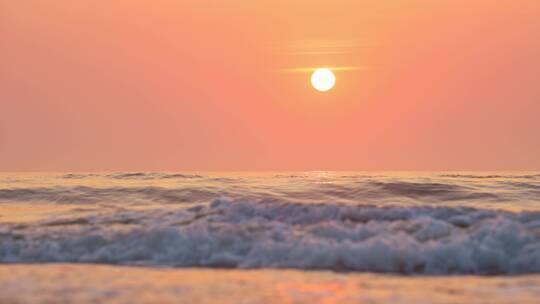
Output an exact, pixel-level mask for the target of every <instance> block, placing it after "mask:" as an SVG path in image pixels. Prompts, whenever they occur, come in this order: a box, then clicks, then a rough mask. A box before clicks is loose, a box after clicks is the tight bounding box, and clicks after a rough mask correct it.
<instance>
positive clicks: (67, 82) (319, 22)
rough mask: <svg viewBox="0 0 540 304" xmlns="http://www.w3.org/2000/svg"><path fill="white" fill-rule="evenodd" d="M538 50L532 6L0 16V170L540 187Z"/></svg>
mask: <svg viewBox="0 0 540 304" xmlns="http://www.w3.org/2000/svg"><path fill="white" fill-rule="evenodd" d="M539 33H540V1H538V0H512V1H510V0H501V1H493V0H485V1H479V0H439V1H434V0H433V1H428V0H406V1H405V0H401V1H400V0H392V1H390V0H387V1H382V0H373V1H361V0H350V1H327V0H326V1H318V0H297V1H292V0H272V1H247V0H244V1H241V0H228V1H227V0H223V1H209V0H168V1H167V0H153V1H134V0H116V1H110V0H92V1H90V0H80V1H72V0H25V1H10V0H0V170H4V171H28V170H29V171H42V170H43V171H110V170H540V134H539V131H540V34H539ZM319 66H330V67H348V68H349V69H345V70H344V71H336V77H337V83H336V87H335V88H334V89H333V90H331V91H329V92H326V93H321V92H317V91H315V90H314V89H313V88H312V87H311V86H310V83H309V76H310V75H309V73H308V72H302V71H301V69H305V68H312V67H319ZM297 69H300V71H298V70H297Z"/></svg>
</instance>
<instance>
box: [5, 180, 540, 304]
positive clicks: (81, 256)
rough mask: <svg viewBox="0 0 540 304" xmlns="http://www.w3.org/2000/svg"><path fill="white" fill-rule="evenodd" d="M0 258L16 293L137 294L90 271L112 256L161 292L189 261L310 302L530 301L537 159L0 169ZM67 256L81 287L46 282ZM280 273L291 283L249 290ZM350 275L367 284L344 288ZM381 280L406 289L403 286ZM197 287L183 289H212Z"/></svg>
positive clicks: (537, 231) (536, 258)
mask: <svg viewBox="0 0 540 304" xmlns="http://www.w3.org/2000/svg"><path fill="white" fill-rule="evenodd" d="M0 263H1V264H0V284H1V285H3V286H7V287H6V288H4V289H3V291H1V290H0V300H2V299H4V300H5V301H8V300H9V301H15V302H17V303H18V302H21V303H27V302H28V303H30V302H33V301H34V300H36V299H38V300H39V298H35V297H32V295H35V294H32V293H31V292H25V293H21V292H20V291H21V290H27V291H28V290H30V291H32V290H33V291H35V290H37V291H39V293H38V294H47V291H48V292H49V295H50V296H51V297H52V298H50V299H49V300H51V301H52V302H55V300H59V299H60V298H57V297H62V298H61V299H63V300H65V301H64V302H78V301H77V299H78V300H81V299H82V300H83V302H84V301H86V300H88V301H93V300H96V299H98V300H99V299H100V300H104V299H106V300H107V301H111V302H114V301H118V302H123V301H127V302H133V300H134V299H135V300H136V301H135V302H145V301H144V299H146V298H144V297H138V296H136V295H135V294H134V293H135V292H136V291H134V290H133V289H132V288H128V287H126V286H131V285H134V284H136V283H134V282H131V285H129V284H126V283H125V282H124V283H122V284H123V285H122V284H120V285H118V286H115V285H114V283H111V284H112V285H111V284H109V285H107V286H101V285H99V284H97V283H96V282H98V281H99V282H101V280H107V278H108V277H111V278H112V277H115V272H118V271H119V272H121V273H132V272H133V273H138V272H142V274H134V275H135V277H138V278H140V279H139V281H137V282H139V283H140V282H142V281H144V282H146V283H145V286H149V288H150V286H151V287H153V288H157V289H158V290H161V291H160V294H167V295H169V296H171V299H174V298H175V297H182V296H185V297H187V298H189V297H190V296H195V295H194V294H193V292H195V291H194V290H197V288H199V289H200V288H203V287H201V286H199V287H193V286H191V285H189V284H190V282H191V281H190V278H191V277H193V278H199V280H200V282H201V284H205V283H202V282H203V281H204V280H203V279H201V278H206V277H213V276H216V278H226V279H224V280H222V281H220V282H219V283H218V284H217V286H215V288H218V290H219V288H224V289H223V290H229V289H230V290H229V291H227V292H228V293H229V294H230V295H231V296H232V295H233V294H236V297H237V298H233V300H231V303H242V302H245V303H248V302H249V303H278V302H279V303H283V302H286V301H290V302H291V303H301V302H309V303H313V301H314V300H313V299H312V298H310V295H313V294H317V292H319V291H320V292H323V293H324V292H326V293H324V295H325V296H324V297H323V296H321V297H318V299H323V298H324V299H327V300H328V299H330V301H327V302H332V301H333V300H335V301H336V302H338V301H337V300H338V299H341V298H340V295H341V296H344V295H346V296H347V298H346V299H348V301H352V302H357V301H360V300H361V298H358V297H360V296H366V295H367V294H368V290H369V292H371V293H369V295H370V296H371V298H369V299H368V298H362V299H364V300H363V301H368V300H369V301H368V302H373V303H379V302H380V303H385V301H386V302H387V301H389V299H393V300H392V301H393V302H394V303H412V302H414V303H462V302H463V303H471V301H470V300H471V299H474V300H475V301H473V302H478V303H484V302H482V301H484V300H489V301H486V302H485V303H510V302H512V303H515V299H517V298H520V297H521V298H520V301H521V303H529V302H528V301H529V300H530V303H534V300H535V299H537V298H538V297H540V276H539V274H540V173H538V172H502V173H501V172H488V173H479V172H475V173H467V172H461V173H456V172H431V173H427V172H421V173H413V172H408V173H400V172H278V173H275V172H274V173H145V172H135V173H88V174H81V173H77V174H75V173H55V174H51V173H32V174H30V173H27V174H14V173H13V174H11V173H9V174H8V173H4V174H0ZM51 263H54V264H51ZM13 264H16V265H13ZM36 264H40V265H36ZM41 264H47V265H41ZM134 266H137V267H134ZM21 267H22V268H21ZM187 268H189V269H187ZM65 269H70V270H69V271H66V270H65ZM68 272H69V273H72V272H74V273H77V272H80V273H84V274H86V275H87V276H90V277H92V278H93V279H86V280H83V281H82V282H79V285H77V286H86V285H84V284H89V285H91V286H92V288H94V289H92V288H89V286H86V287H87V288H86V289H84V288H83V289H81V290H80V292H82V293H81V294H79V295H78V296H79V298H70V297H69V296H68V295H69V294H68V295H66V294H63V293H61V292H60V293H54V291H55V290H56V289H58V288H59V286H58V285H54V284H53V285H54V286H52V285H51V284H50V280H51V279H52V278H58V277H59V276H60V277H62V276H66V275H68V274H67V273H68ZM9 274H12V275H9ZM152 276H157V277H160V276H161V277H160V278H161V279H156V280H150V281H149V279H148V277H152ZM168 276H170V277H182V278H184V279H183V280H178V282H176V281H174V282H176V283H175V284H171V282H170V281H167V280H166V279H164V278H163V277H165V278H166V277H168ZM143 277H144V278H143ZM77 278H78V279H79V280H81V278H80V277H77V276H75V278H72V279H71V280H70V281H69V282H70V283H65V284H68V285H69V284H74V283H73V282H77ZM249 278H252V281H249V280H250V279H249ZM456 278H457V280H456ZM93 280H94V281H93ZM131 280H134V279H133V278H131ZM140 280H142V281H140ZM242 280H244V281H245V282H244V281H242ZM295 280H296V281H298V282H300V281H301V282H311V284H312V285H306V286H307V287H306V286H303V285H298V284H299V283H298V282H297V283H295V282H296V281H295ZM328 280H330V281H331V282H334V283H335V284H336V285H335V290H334V289H330V290H327V286H329V285H328V284H330V283H328V282H327V281H328ZM109 281H111V282H114V280H112V279H110V280H109ZM148 281H149V282H148ZM164 281H166V282H167V283H163V282H164ZM269 281H272V282H273V283H272V284H273V285H272V286H267V285H266V284H267V283H268V282H269ZM467 281H469V283H468V286H462V285H460V282H467ZM242 282H244V283H245V284H248V285H249V284H253V286H252V287H253V288H252V291H251V293H246V290H245V288H244V287H242V286H244V285H242V284H243V283H242ZM246 282H247V283H246ZM280 282H281V283H282V284H285V285H286V286H288V285H287V284H292V285H291V286H293V287H294V286H296V287H298V286H300V287H298V288H300V289H298V288H296V287H294V288H293V289H291V290H292V291H291V293H289V291H287V290H288V289H287V288H286V287H283V288H285V291H283V290H281V291H279V292H281V293H280V295H281V296H283V297H282V298H273V297H271V296H268V297H264V295H265V294H267V295H274V296H275V295H276V292H278V290H276V289H275V288H277V287H275V286H280V285H279V284H281V283H280ZM374 282H377V284H379V285H377V284H376V283H374ZM384 282H386V283H384ZM206 283H208V282H206ZM334 283H331V284H330V286H334V285H332V284H334ZM81 284H82V285H81ZM96 284H97V285H96ZM186 284H188V285H189V286H191V287H189V286H187V285H186ZM235 284H236V285H235ZM276 284H277V285H276ZM295 284H296V285H295ZM357 284H360V285H361V284H367V285H366V286H368V285H369V284H372V285H369V286H371V287H373V288H375V289H373V290H372V289H369V288H368V287H369V286H368V287H365V286H364V287H365V288H364V287H363V288H364V289H363V290H364V291H363V292H362V293H356V292H355V291H357V290H358V289H357V288H356V287H355V286H357ZM385 284H386V285H385ZM388 284H390V285H392V284H394V285H396V286H397V285H399V286H409V285H410V286H415V288H418V290H416V291H415V292H416V293H414V294H413V295H414V296H415V297H414V298H410V296H411V293H410V292H412V291H410V290H406V289H403V288H402V289H400V290H402V291H403V293H401V294H400V293H399V290H398V289H399V288H398V289H392V290H393V291H391V292H390V291H388V290H387V289H388V288H386V287H387V286H390V285H388ZM98 285H99V286H101V287H99V286H98ZM66 286H67V285H66ZM235 286H236V287H235ZM310 286H311V287H310ZM317 286H319V287H317ZM324 286H326V287H324ZM358 286H359V285H358ZM362 286H363V285H362ZM384 286H386V287H384ZM422 286H430V287H429V288H427V289H425V290H424V289H423V287H422ZM445 286H446V287H445ZM448 286H451V288H450V287H448ZM460 286H462V287H460ZM471 286H477V287H478V288H479V289H478V288H476V289H478V290H480V291H478V293H477V294H475V290H476V289H475V288H472V287H471ZM482 286H483V287H482ZM60 287H62V285H60ZM207 287H208V286H206V287H204V288H207ZM383 287H384V288H383ZM66 288H67V287H66ZM100 288H102V289H100ZM103 288H105V289H106V290H105V291H104V290H103ZM160 288H161V289H160ZM168 288H171V289H168ZM177 288H180V289H181V290H183V291H182V292H179V294H177V293H176V292H177ZM190 288H191V289H190ZM193 288H195V289H193ZM227 288H229V289H227ZM235 288H238V290H236V291H233V289H235ZM273 288H274V289H273ZM295 288H296V289H295ZM325 288H326V289H325ZM377 288H379V289H377ZM385 288H386V289H385ZM411 288H412V287H411ZM482 288H484V289H482ZM72 289H73V288H72ZM109 289H110V290H109ZM164 289H166V290H165V291H164ZM92 290H95V293H92ZM107 290H109V293H107V292H106V291H107ZM242 290H243V293H242V292H240V293H239V291H242ZM325 290H326V291H325ZM385 290H386V292H385ZM396 290H397V291H396ZM190 291H191V293H190ZM379 291H380V292H379ZM88 292H89V294H86V293H88ZM168 292H172V293H168ZM340 292H342V293H341V294H340ZM378 292H379V293H378ZM389 292H390V293H389ZM261 293H264V294H261ZM428 293H431V294H428ZM482 293H484V294H486V295H488V296H489V295H491V297H488V296H486V295H484V296H480V295H481V294H482ZM23 295H26V296H29V297H26V298H25V296H23ZM73 295H77V293H76V292H75V293H73ZM210 295H214V298H212V297H210V298H206V300H204V299H202V298H201V299H199V298H190V299H192V300H193V301H195V302H198V301H199V300H200V301H203V302H204V301H210V302H212V301H213V300H217V299H218V296H219V295H218V294H216V293H212V292H210ZM306 295H307V298H305V297H304V296H306ZM422 295H424V297H422ZM207 296H208V295H207ZM357 296H358V297H357ZM389 296H394V298H388V297H389ZM438 296H441V297H440V299H441V301H440V302H437V301H435V300H436V299H439V298H438ZM80 297H83V298H80ZM84 297H86V298H84ZM95 297H98V298H95ZM99 297H105V298H99ZM130 297H131V298H130ZM325 297H326V298H325ZM449 297H450V298H449ZM486 297H487V298H486ZM428 298H429V299H431V301H429V300H427V301H423V300H422V299H428ZM129 299H131V301H130V300H129ZM160 299H161V300H162V302H167V301H166V300H167V299H168V298H167V299H165V298H160ZM197 299H199V300H197ZM234 299H236V300H234ZM249 299H251V300H249ZM448 299H451V301H450V300H448ZM113 300H114V301H113ZM243 300H245V301H243ZM248 300H249V301H248ZM447 300H448V301H447ZM250 301H252V302H250ZM325 301H326V300H325ZM506 301H507V302H506ZM37 302H39V301H37ZM149 302H153V301H149ZM221 302H226V301H223V299H221ZM315 302H316V301H315ZM325 303H326V302H325Z"/></svg>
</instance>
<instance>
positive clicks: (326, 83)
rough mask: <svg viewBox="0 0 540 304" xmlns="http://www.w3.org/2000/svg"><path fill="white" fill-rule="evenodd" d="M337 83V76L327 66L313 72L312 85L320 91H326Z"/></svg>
mask: <svg viewBox="0 0 540 304" xmlns="http://www.w3.org/2000/svg"><path fill="white" fill-rule="evenodd" d="M335 84H336V76H335V75H334V73H333V72H332V71H331V70H330V69H327V68H321V69H317V70H315V72H313V74H311V85H313V87H314V88H315V89H316V90H317V91H320V92H326V91H328V90H330V89H332V88H333V87H334V85H335Z"/></svg>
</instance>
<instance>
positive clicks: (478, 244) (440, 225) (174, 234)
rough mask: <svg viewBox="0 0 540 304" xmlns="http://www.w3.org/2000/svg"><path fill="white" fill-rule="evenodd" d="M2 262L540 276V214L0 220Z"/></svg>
mask: <svg viewBox="0 0 540 304" xmlns="http://www.w3.org/2000/svg"><path fill="white" fill-rule="evenodd" d="M0 262H4V263H20V262H75V263H77V262H81V263H110V264H136V265H163V266H172V267H224V268H297V269H328V270H338V271H369V272H381V273H401V274H439V275H446V274H482V275H491V274H524V273H540V212H530V211H529V212H521V213H512V212H504V211H496V210H484V209H474V208H466V207H427V206H423V207H420V206H418V207H414V206H409V207H398V206H394V207H378V206H371V205H356V206H355V205H341V204H309V205H308V204H295V203H287V202H279V201H274V200H272V201H265V200H258V201H253V200H243V201H233V200H228V199H218V200H214V201H213V202H211V203H209V204H204V205H199V206H196V207H192V208H190V209H163V210H155V209H154V210H146V211H144V210H143V211H133V210H132V211H117V212H114V213H103V214H96V215H91V216H87V217H76V216H72V217H68V218H57V219H50V220H47V221H41V222H39V223H33V224H29V225H23V224H17V225H15V224H11V225H7V224H4V225H0Z"/></svg>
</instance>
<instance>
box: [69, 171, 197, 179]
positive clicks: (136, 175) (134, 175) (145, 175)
mask: <svg viewBox="0 0 540 304" xmlns="http://www.w3.org/2000/svg"><path fill="white" fill-rule="evenodd" d="M96 177H102V178H112V179H120V180H151V179H182V178H202V177H203V176H202V175H198V174H181V173H158V172H128V173H110V174H97V173H84V174H76V173H70V174H65V175H63V176H62V178H65V179H85V178H96Z"/></svg>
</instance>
